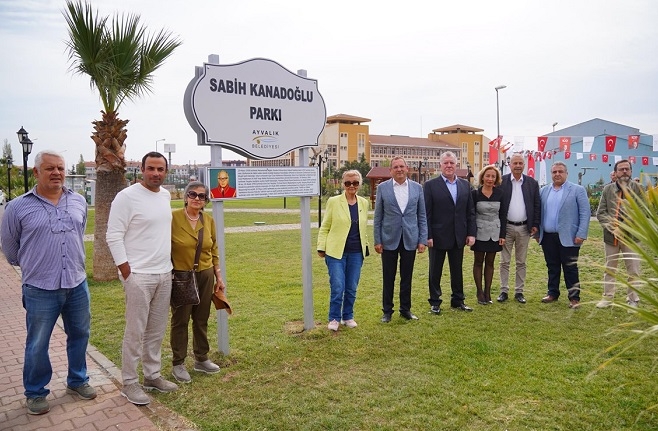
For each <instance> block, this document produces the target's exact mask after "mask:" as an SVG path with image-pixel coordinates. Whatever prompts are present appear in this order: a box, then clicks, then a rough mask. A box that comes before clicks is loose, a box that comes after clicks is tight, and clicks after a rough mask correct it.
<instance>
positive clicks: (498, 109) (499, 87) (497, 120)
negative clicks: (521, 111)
mask: <svg viewBox="0 0 658 431" xmlns="http://www.w3.org/2000/svg"><path fill="white" fill-rule="evenodd" d="M503 88H507V85H499V86H498V87H495V88H494V90H496V133H497V135H496V139H499V138H500V106H499V103H498V90H502V89H503ZM498 159H500V140H498V145H497V148H496V161H498Z"/></svg>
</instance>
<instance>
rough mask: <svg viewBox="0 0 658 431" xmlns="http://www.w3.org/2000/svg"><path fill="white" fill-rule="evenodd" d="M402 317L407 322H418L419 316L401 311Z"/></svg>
mask: <svg viewBox="0 0 658 431" xmlns="http://www.w3.org/2000/svg"><path fill="white" fill-rule="evenodd" d="M400 316H402V317H404V318H405V319H407V320H418V316H416V315H415V314H413V313H412V312H411V311H400Z"/></svg>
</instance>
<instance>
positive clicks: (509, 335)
mask: <svg viewBox="0 0 658 431" xmlns="http://www.w3.org/2000/svg"><path fill="white" fill-rule="evenodd" d="M227 207H228V205H227ZM226 216H227V220H228V219H229V217H231V214H230V213H226ZM312 226H313V227H314V228H315V226H316V224H313V225H312ZM590 230H591V232H590V239H589V240H588V241H587V242H586V243H585V245H584V246H583V249H582V252H581V259H580V269H581V281H582V282H583V289H584V291H583V293H582V294H581V296H582V300H583V302H585V304H584V305H583V306H582V307H581V308H580V309H578V310H571V309H569V308H568V307H567V304H568V301H567V300H566V292H564V291H563V296H562V297H561V298H560V300H559V301H558V302H557V303H554V304H542V303H541V302H540V299H541V298H542V297H543V296H544V295H545V293H546V267H545V264H544V261H543V255H542V253H541V249H540V247H539V246H538V245H537V244H536V243H535V242H534V241H532V242H531V247H530V252H529V259H528V260H529V261H528V275H527V280H526V281H527V286H526V297H527V299H528V303H527V304H525V305H521V304H518V303H517V302H515V301H513V300H510V301H508V302H507V303H504V304H498V303H495V304H493V305H489V306H479V305H477V303H476V301H475V298H474V296H475V295H474V294H475V287H474V283H473V281H472V275H471V267H472V253H471V252H470V250H467V251H466V252H465V263H464V279H465V291H466V293H467V301H466V302H467V304H469V305H471V306H472V307H473V308H475V311H474V312H472V313H464V312H457V311H452V310H450V309H449V308H445V307H444V311H443V313H442V315H440V316H433V315H429V314H428V310H429V305H428V303H427V295H428V293H427V280H428V256H427V254H422V255H418V257H417V261H416V267H415V272H414V281H413V282H414V284H413V298H412V299H413V308H412V310H413V311H414V312H415V313H416V314H417V315H418V316H419V317H420V320H418V321H414V322H407V321H405V320H402V319H401V318H400V317H399V316H398V314H397V313H396V314H394V317H393V321H392V322H391V323H390V324H382V323H380V322H379V319H380V317H381V260H380V259H379V257H378V256H377V255H373V256H370V257H369V258H367V259H366V261H365V264H364V267H363V272H362V277H361V282H360V284H359V289H358V294H357V301H356V306H355V319H356V320H357V322H358V323H359V326H358V327H357V328H355V329H351V330H349V329H345V328H344V327H341V328H340V330H339V331H338V332H337V333H332V332H330V331H328V330H327V329H326V323H327V310H328V296H329V287H328V277H327V271H326V267H325V265H324V261H323V260H322V259H320V258H318V257H317V256H316V255H315V254H314V255H313V259H312V263H313V295H314V310H315V312H314V314H315V320H316V321H317V323H318V326H317V328H316V329H313V330H310V331H306V332H304V331H301V328H302V319H303V310H302V285H301V270H302V269H301V256H300V254H301V238H300V237H301V235H300V233H299V232H296V231H283V232H265V233H263V232H260V233H240V234H227V235H226V250H227V256H226V262H227V268H226V274H225V277H226V282H227V286H228V287H227V293H228V297H229V299H230V300H231V304H232V306H233V309H234V314H233V315H232V316H230V317H229V336H230V340H229V342H230V347H231V353H230V354H229V355H227V356H223V355H221V354H219V353H217V351H216V349H215V351H214V352H213V353H212V355H211V358H212V359H213V360H214V361H216V362H217V363H218V364H220V366H221V367H222V371H221V373H219V374H217V375H213V376H207V375H200V374H199V373H195V372H193V371H191V374H192V378H193V382H192V383H191V384H187V385H181V388H180V389H179V390H178V391H177V392H174V393H171V394H157V395H155V398H157V400H158V401H159V402H161V403H163V404H164V405H166V406H167V407H169V408H171V409H173V410H174V411H176V412H178V413H180V414H182V415H184V416H185V417H187V418H188V419H189V420H191V421H193V422H194V423H195V424H196V425H197V426H198V428H199V429H202V430H426V429H433V430H437V429H438V430H456V429H463V430H603V429H605V430H655V429H658V415H657V412H656V411H655V410H654V411H646V410H647V409H648V408H649V407H650V406H652V405H655V404H656V403H657V402H658V401H657V399H658V398H657V396H658V383H657V382H658V379H656V377H655V373H654V367H655V365H656V363H655V360H656V351H657V348H658V344H657V343H656V340H655V339H650V340H649V341H647V342H645V343H644V344H643V345H642V346H641V347H640V348H639V349H638V350H635V351H633V357H629V358H624V359H621V360H618V361H615V362H613V363H612V364H611V365H610V366H608V367H607V368H604V369H603V370H601V371H598V372H594V371H595V370H596V369H597V367H598V366H599V364H601V363H602V362H603V360H604V359H606V358H608V357H609V356H608V355H607V354H604V353H603V351H604V349H606V348H607V347H608V346H610V345H612V344H614V343H615V342H616V341H619V340H621V339H622V338H624V337H625V335H624V334H623V333H619V332H616V331H611V329H613V328H615V327H616V326H617V325H620V324H623V323H625V322H633V321H635V320H636V319H637V317H636V316H634V315H632V314H629V313H627V312H626V311H624V310H621V309H618V308H611V309H604V310H598V309H596V308H595V307H594V302H595V301H597V300H598V299H599V297H600V295H601V285H600V280H601V278H602V270H601V268H600V265H601V264H602V263H603V261H604V257H603V243H602V239H601V229H600V227H599V226H598V224H597V223H592V224H591V229H590ZM316 234H317V229H313V235H314V237H313V245H312V249H315V235H316ZM88 256H89V257H90V256H91V252H89V253H88ZM498 258H499V257H498ZM497 263H498V259H497ZM446 265H447V264H446ZM447 272H448V271H447V270H446V271H445V275H444V280H443V286H444V291H447V292H448V294H449V277H448V276H447ZM497 277H498V270H496V275H495V279H494V280H495V281H494V293H495V295H497V289H498V286H499V283H498V281H497ZM90 289H91V294H92V309H93V320H92V340H91V343H92V344H93V345H95V346H96V347H97V348H98V349H99V350H100V351H101V352H103V354H105V355H106V356H107V357H108V358H110V359H111V360H112V361H113V362H115V363H116V364H118V365H119V366H120V362H121V358H120V352H121V339H122V334H123V324H124V320H123V310H124V305H123V290H122V287H121V285H120V283H119V282H111V283H96V282H94V281H93V280H91V282H90ZM396 292H397V289H396ZM618 297H620V296H619V295H618ZM447 298H448V295H445V296H444V300H445V299H447ZM397 302H398V301H397V298H396V304H397ZM448 302H449V301H448ZM445 304H447V302H444V305H445ZM211 314H212V316H211V322H210V334H209V338H210V339H211V340H212V341H211V345H213V346H215V347H216V341H215V340H216V320H215V315H214V313H211ZM190 354H191V346H190ZM162 363H163V370H162V371H163V374H164V375H165V376H166V377H168V378H169V377H170V372H171V350H170V348H169V343H168V334H167V336H166V338H165V342H164V344H163V350H162ZM187 365H188V369H191V365H192V360H191V359H190V358H189V357H188V360H187Z"/></svg>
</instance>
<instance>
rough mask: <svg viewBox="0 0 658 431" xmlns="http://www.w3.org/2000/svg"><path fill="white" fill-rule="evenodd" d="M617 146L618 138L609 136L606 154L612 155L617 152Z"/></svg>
mask: <svg viewBox="0 0 658 431" xmlns="http://www.w3.org/2000/svg"><path fill="white" fill-rule="evenodd" d="M615 145H617V137H616V136H611V135H608V136H606V137H605V152H606V153H612V152H613V151H615ZM604 162H607V160H604Z"/></svg>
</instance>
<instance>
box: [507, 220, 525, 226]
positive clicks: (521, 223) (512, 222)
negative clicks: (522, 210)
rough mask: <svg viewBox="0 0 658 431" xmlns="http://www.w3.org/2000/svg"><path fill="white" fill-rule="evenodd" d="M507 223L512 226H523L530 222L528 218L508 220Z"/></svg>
mask: <svg viewBox="0 0 658 431" xmlns="http://www.w3.org/2000/svg"><path fill="white" fill-rule="evenodd" d="M507 223H509V224H511V225H512V226H523V225H524V224H528V220H523V221H509V220H508V221H507Z"/></svg>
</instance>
